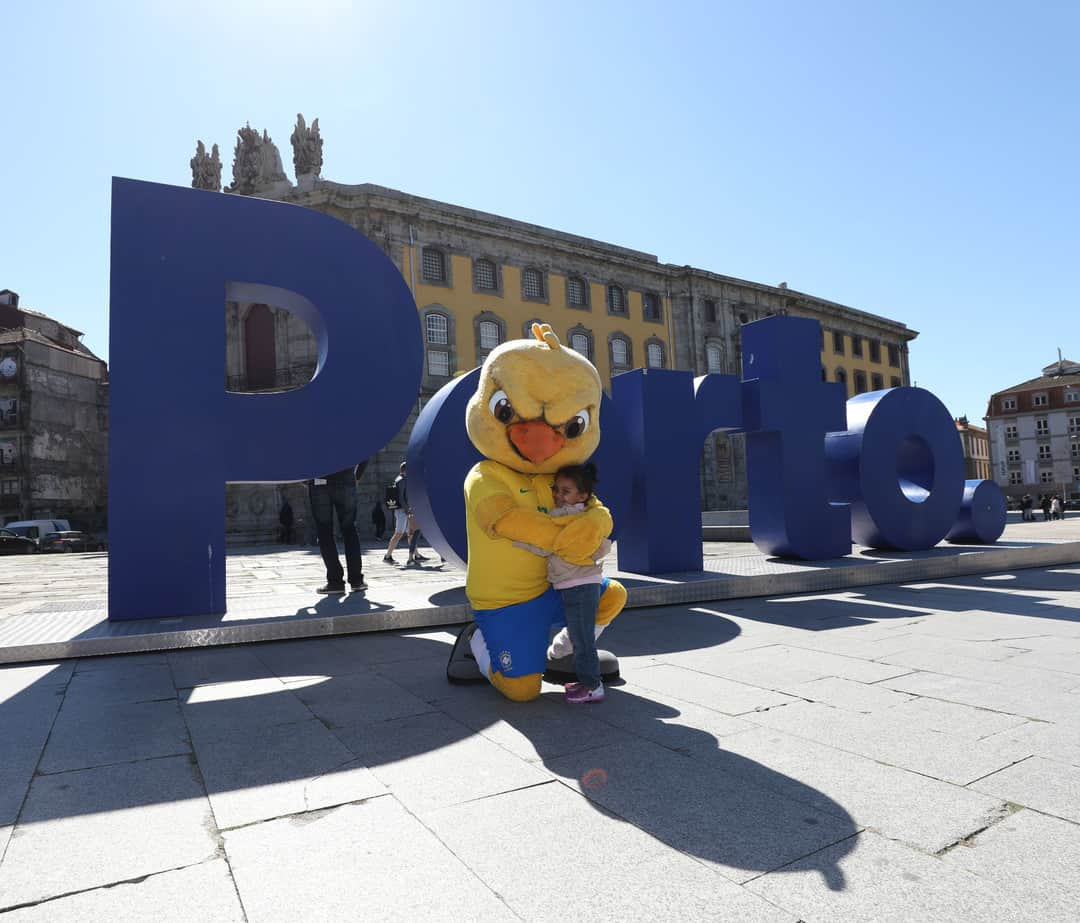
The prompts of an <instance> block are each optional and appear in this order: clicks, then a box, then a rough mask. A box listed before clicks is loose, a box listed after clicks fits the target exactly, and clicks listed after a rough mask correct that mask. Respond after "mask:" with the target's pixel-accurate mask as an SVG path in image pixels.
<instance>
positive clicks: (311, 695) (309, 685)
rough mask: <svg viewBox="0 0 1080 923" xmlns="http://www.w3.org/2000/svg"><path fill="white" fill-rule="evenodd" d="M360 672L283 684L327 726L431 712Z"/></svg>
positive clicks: (421, 702)
mask: <svg viewBox="0 0 1080 923" xmlns="http://www.w3.org/2000/svg"><path fill="white" fill-rule="evenodd" d="M360 671H361V672H356V673H348V674H343V675H342V674H337V675H334V676H330V677H319V678H318V680H313V679H311V678H309V679H307V680H299V681H297V682H291V683H290V682H286V683H285V685H286V687H287V688H288V689H289V690H291V691H292V692H293V693H295V695H296V697H297V698H298V699H299V700H300V701H301V702H303V703H304V704H305V705H306V706H307V708H308V710H309V711H310V712H311V713H312V714H313V715H315V716H316V717H318V718H319V719H321V720H322V721H323V722H325V723H326V724H327V725H328V726H329V727H344V726H346V725H350V724H370V723H373V722H377V721H388V720H390V719H391V718H404V717H407V716H408V715H419V714H422V713H424V712H428V711H431V710H432V706H431V705H429V704H428V703H427V702H425V701H424V700H423V699H421V698H419V697H417V696H415V695H412V694H411V693H409V692H407V691H406V690H405V689H403V688H402V687H401V686H399V685H398V684H397V683H395V682H393V681H392V680H390V679H387V678H386V677H385V676H382V675H381V674H379V673H375V672H373V671H372V670H371V669H370V668H369V667H361V668H360ZM444 682H445V679H444Z"/></svg>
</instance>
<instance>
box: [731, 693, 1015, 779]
mask: <svg viewBox="0 0 1080 923" xmlns="http://www.w3.org/2000/svg"><path fill="white" fill-rule="evenodd" d="M893 711H894V710H886V711H880V712H875V713H874V714H872V715H861V714H857V713H855V712H847V711H842V710H841V709H837V708H830V707H828V706H826V705H818V704H816V703H811V702H797V703H795V704H793V705H788V706H785V707H784V708H777V709H772V710H771V711H767V712H760V713H759V714H756V715H753V716H752V719H751V720H752V721H753V722H754V723H755V724H761V725H764V726H766V727H771V728H775V729H776V730H778V731H785V732H787V733H789V734H793V735H795V736H796V737H803V738H806V739H808V740H816V741H817V742H819V743H823V744H825V745H827V746H830V747H834V748H836V749H838V750H847V751H848V752H850V753H860V754H862V755H863V756H868V757H870V758H871V759H875V760H878V761H880V762H882V763H887V764H888V765H890V766H898V767H900V768H901V769H910V770H912V771H914V772H920V773H922V774H923V775H927V776H930V777H931V778H934V779H941V780H942V781H944V782H953V783H955V784H956V785H966V784H967V783H969V782H973V781H975V780H976V779H980V778H982V777H983V776H985V775H988V774H989V773H991V772H994V771H996V770H998V769H1002V768H1004V767H1005V766H1009V765H1011V764H1012V763H1015V762H1017V761H1018V760H1022V759H1024V758H1025V757H1027V756H1029V755H1030V747H1028V746H1026V745H1024V744H1021V743H1017V742H1015V741H997V740H979V741H972V740H966V739H959V738H956V737H953V736H950V735H948V734H942V733H939V732H936V731H929V730H926V729H924V728H922V727H921V726H920V724H919V722H918V721H917V720H915V721H909V720H905V719H903V718H897V717H896V716H894V714H893Z"/></svg>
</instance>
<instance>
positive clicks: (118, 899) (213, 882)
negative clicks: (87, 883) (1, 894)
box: [4, 859, 245, 923]
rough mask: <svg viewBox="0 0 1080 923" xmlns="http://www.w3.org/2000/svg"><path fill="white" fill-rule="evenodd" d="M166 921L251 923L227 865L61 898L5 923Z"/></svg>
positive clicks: (12, 914) (180, 871) (218, 862)
mask: <svg viewBox="0 0 1080 923" xmlns="http://www.w3.org/2000/svg"><path fill="white" fill-rule="evenodd" d="M163 919H167V920H168V921H169V923H206V921H208V920H212V921H214V923H245V917H244V911H243V908H241V906H240V901H239V899H238V898H237V896H236V888H235V887H234V885H233V881H232V876H231V875H230V874H229V866H228V864H227V863H226V862H225V860H223V859H215V860H212V861H210V862H203V863H201V864H199V865H190V866H188V867H187V868H182V869H177V870H176V871H173V872H162V873H161V874H159V875H150V876H148V877H147V878H145V879H144V880H142V881H139V882H132V883H129V884H122V885H113V886H111V887H107V888H95V889H94V890H93V891H84V892H82V893H81V894H72V895H70V896H68V897H58V898H55V899H54V900H51V901H46V902H44V903H41V904H35V905H33V906H32V907H24V908H22V909H21V910H12V911H9V912H8V913H7V914H5V915H4V923H87V921H95V920H108V921H109V923H144V921H146V920H163Z"/></svg>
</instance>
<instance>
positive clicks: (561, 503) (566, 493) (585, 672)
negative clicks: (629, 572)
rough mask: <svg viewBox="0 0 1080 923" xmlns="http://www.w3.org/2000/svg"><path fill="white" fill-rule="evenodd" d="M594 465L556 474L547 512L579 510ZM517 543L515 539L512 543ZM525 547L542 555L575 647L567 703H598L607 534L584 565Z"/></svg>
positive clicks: (589, 494) (570, 467) (590, 492)
mask: <svg viewBox="0 0 1080 923" xmlns="http://www.w3.org/2000/svg"><path fill="white" fill-rule="evenodd" d="M596 481H597V476H596V465H594V464H593V463H592V462H587V463H586V464H584V465H566V466H564V467H562V468H560V469H559V470H558V471H556V472H555V483H554V485H553V486H552V489H551V493H552V496H553V497H554V499H555V504H556V505H555V508H554V509H553V510H552V511H551V513H550V515H552V516H571V515H573V514H575V513H583V512H584V511H585V504H586V503H588V502H589V500H590V499H591V498H592V495H593V488H594V487H595V486H596ZM515 544H516V543H515ZM523 547H525V548H528V550H529V551H533V552H537V553H539V554H543V555H544V556H545V557H547V566H548V581H549V582H550V583H551V585H552V586H553V587H554V588H555V589H556V590H558V591H559V595H560V596H562V602H563V610H564V611H565V613H566V629H567V632H568V634H569V640H570V641H571V642H572V643H573V646H574V672H575V673H577V678H578V681H577V682H576V683H569V684H568V685H567V687H566V701H567V702H570V703H571V704H574V705H578V704H581V703H584V702H602V701H603V700H604V685H603V683H601V681H600V660H599V658H598V656H597V653H596V609H597V606H598V605H599V603H600V594H601V592H602V590H603V586H602V584H603V582H604V577H603V574H602V572H601V567H600V560H601V559H602V558H603V557H604V556H605V555H607V553H608V552H609V551H610V550H611V542H610V541H608V540H607V539H606V538H605V539H604V540H603V541H602V542H601V543H600V546H599V547H598V548H597V549H596V550H595V551H594V552H593V553H592V555H591V556H590V557H591V560H590V561H589V562H588V563H587V564H574V563H572V562H570V561H566V560H564V559H562V558H560V557H558V556H557V555H554V554H548V553H546V552H543V551H541V550H540V549H539V548H535V547H533V546H531V545H524V546H523Z"/></svg>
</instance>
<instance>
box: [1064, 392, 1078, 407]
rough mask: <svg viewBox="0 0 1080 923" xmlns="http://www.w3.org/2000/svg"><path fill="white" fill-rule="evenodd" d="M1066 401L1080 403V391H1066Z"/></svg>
mask: <svg viewBox="0 0 1080 923" xmlns="http://www.w3.org/2000/svg"><path fill="white" fill-rule="evenodd" d="M1065 403H1066V404H1077V403H1080V391H1066V392H1065Z"/></svg>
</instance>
